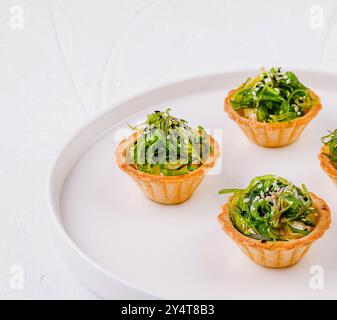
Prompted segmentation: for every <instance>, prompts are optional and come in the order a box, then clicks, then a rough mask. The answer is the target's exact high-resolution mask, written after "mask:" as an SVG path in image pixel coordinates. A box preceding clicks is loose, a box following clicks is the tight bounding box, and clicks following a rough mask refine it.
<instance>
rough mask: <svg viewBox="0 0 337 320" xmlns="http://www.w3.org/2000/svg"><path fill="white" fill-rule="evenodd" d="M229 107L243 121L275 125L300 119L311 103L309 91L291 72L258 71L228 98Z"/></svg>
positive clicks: (278, 70)
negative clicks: (229, 100) (248, 120)
mask: <svg viewBox="0 0 337 320" xmlns="http://www.w3.org/2000/svg"><path fill="white" fill-rule="evenodd" d="M231 104H232V106H233V108H234V110H236V111H237V112H239V114H240V115H241V116H243V117H245V118H247V119H251V120H255V121H259V122H267V123H277V122H284V121H290V120H293V119H296V118H299V117H302V116H304V115H305V114H306V113H307V112H308V111H309V109H310V108H311V107H312V106H313V104H314V99H313V97H312V96H311V95H310V90H309V89H308V88H307V87H305V86H304V85H303V84H302V83H301V82H300V81H299V80H298V78H297V77H296V75H295V74H294V73H293V72H291V71H288V72H283V71H282V70H281V68H271V69H270V70H269V71H268V72H267V71H265V70H264V69H262V72H261V74H260V75H258V76H257V77H255V78H248V79H247V80H246V81H245V83H243V84H242V85H241V86H240V87H239V89H238V90H236V91H235V92H234V94H233V96H232V97H231Z"/></svg>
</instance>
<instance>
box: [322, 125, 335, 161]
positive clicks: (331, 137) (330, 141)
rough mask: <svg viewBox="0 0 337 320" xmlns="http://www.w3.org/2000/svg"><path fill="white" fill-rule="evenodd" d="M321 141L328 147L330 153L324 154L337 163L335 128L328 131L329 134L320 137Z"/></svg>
mask: <svg viewBox="0 0 337 320" xmlns="http://www.w3.org/2000/svg"><path fill="white" fill-rule="evenodd" d="M322 143H323V144H324V145H326V146H327V147H328V148H329V152H330V153H325V155H326V156H327V157H328V158H329V159H330V160H331V161H332V162H334V163H337V129H336V130H335V131H329V134H328V135H326V136H324V137H323V138H322Z"/></svg>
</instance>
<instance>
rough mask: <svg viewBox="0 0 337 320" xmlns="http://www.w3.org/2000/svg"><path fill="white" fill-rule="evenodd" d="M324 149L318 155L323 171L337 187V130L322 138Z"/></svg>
mask: <svg viewBox="0 0 337 320" xmlns="http://www.w3.org/2000/svg"><path fill="white" fill-rule="evenodd" d="M322 143H323V147H322V148H321V152H320V154H319V155H318V159H319V161H320V163H321V167H322V169H323V170H324V171H325V172H326V173H327V175H328V176H329V177H330V178H331V180H332V181H333V182H334V183H335V185H336V186H337V129H336V130H335V131H329V134H328V135H326V136H324V137H323V138H322Z"/></svg>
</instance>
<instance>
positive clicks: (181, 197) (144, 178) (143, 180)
mask: <svg viewBox="0 0 337 320" xmlns="http://www.w3.org/2000/svg"><path fill="white" fill-rule="evenodd" d="M137 136H138V133H137V132H136V133H134V134H132V135H131V136H129V137H128V138H127V139H124V140H123V141H121V142H120V143H119V145H118V146H117V148H116V151H115V156H116V163H117V165H118V166H119V168H120V169H121V170H122V171H124V172H125V173H127V174H128V175H129V176H130V177H132V178H133V179H134V180H135V181H136V183H137V184H138V185H139V186H140V187H141V189H142V190H143V191H144V193H145V195H146V196H147V197H148V198H150V199H151V200H153V201H156V202H159V203H164V204H177V203H181V202H184V201H186V200H187V199H188V198H190V197H191V195H192V194H193V192H194V191H195V189H196V188H197V187H198V185H199V183H200V182H201V181H202V179H203V178H204V176H205V174H206V173H207V172H208V171H209V170H210V169H211V168H212V167H213V166H214V165H215V163H216V160H217V158H218V157H219V156H220V148H219V145H218V144H217V142H216V141H215V140H214V139H213V137H211V136H210V144H211V146H212V152H211V154H210V157H209V158H208V159H207V160H206V162H205V163H204V164H202V165H201V166H200V167H199V168H198V169H196V170H194V171H192V172H190V173H188V174H183V175H179V176H161V175H153V174H148V173H145V172H142V171H140V170H137V169H136V168H134V167H133V166H131V165H130V164H128V163H127V161H126V149H127V147H129V146H131V145H133V143H134V141H135V140H136V138H137Z"/></svg>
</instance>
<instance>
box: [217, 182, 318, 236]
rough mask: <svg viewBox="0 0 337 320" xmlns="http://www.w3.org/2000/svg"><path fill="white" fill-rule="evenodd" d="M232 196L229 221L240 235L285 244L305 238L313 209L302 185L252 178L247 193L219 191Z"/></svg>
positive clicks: (314, 218)
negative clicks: (284, 242)
mask: <svg viewBox="0 0 337 320" xmlns="http://www.w3.org/2000/svg"><path fill="white" fill-rule="evenodd" d="M219 193H220V194H226V193H234V195H233V196H232V197H231V198H230V200H229V203H228V207H229V215H230V218H231V220H232V222H233V224H234V226H235V227H236V229H238V230H239V231H240V232H241V233H242V234H244V235H246V236H248V237H251V238H253V239H256V240H262V241H287V240H291V239H297V238H301V237H304V236H305V235H307V234H309V233H310V232H311V231H312V230H313V228H314V226H315V220H316V209H315V208H314V207H313V206H312V199H311V196H310V194H309V192H308V190H307V188H306V186H305V185H302V186H301V188H299V187H296V186H294V185H293V184H292V183H290V182H289V181H287V180H285V179H283V178H280V177H276V176H274V175H265V176H260V177H256V178H255V179H253V180H252V182H251V183H250V184H249V186H248V188H247V189H223V190H220V191H219Z"/></svg>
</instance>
